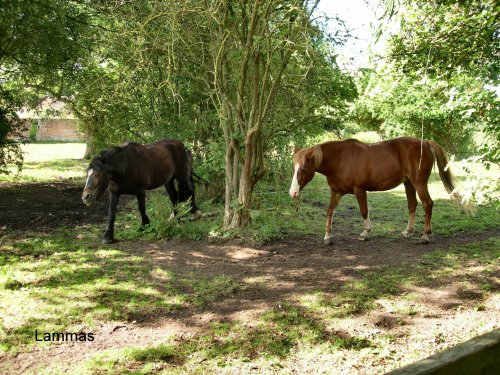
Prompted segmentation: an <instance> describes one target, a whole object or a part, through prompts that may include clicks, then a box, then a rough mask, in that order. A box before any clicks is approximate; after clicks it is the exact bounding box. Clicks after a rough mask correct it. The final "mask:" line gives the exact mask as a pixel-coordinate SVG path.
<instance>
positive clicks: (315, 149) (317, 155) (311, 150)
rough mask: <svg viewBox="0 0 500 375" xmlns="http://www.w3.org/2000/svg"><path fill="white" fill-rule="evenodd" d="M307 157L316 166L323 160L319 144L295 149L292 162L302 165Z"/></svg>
mask: <svg viewBox="0 0 500 375" xmlns="http://www.w3.org/2000/svg"><path fill="white" fill-rule="evenodd" d="M307 159H310V160H311V161H312V162H313V163H314V166H315V167H316V168H318V167H319V166H320V165H321V162H322V161H323V151H322V150H321V145H316V146H312V147H307V148H304V149H302V150H300V151H297V152H296V153H295V155H293V163H294V164H297V163H299V164H300V165H302V164H304V162H305V161H306V160H307Z"/></svg>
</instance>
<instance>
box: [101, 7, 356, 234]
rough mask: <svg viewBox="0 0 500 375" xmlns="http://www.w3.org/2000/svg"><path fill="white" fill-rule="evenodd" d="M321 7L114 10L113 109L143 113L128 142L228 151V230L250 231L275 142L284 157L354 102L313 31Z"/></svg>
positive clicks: (111, 55) (346, 82)
mask: <svg viewBox="0 0 500 375" xmlns="http://www.w3.org/2000/svg"><path fill="white" fill-rule="evenodd" d="M317 3H318V1H307V0H293V1H271V0H257V1H250V2H246V1H236V2H234V1H228V0H218V1H207V0H198V1H191V2H185V1H169V2H168V3H166V2H163V1H150V2H147V3H144V2H141V1H131V2H126V3H123V2H113V3H112V4H113V5H114V6H108V5H106V6H105V11H107V12H108V15H109V17H111V18H113V19H115V20H116V24H115V26H116V27H115V29H116V28H117V29H118V32H117V33H115V34H114V35H112V36H110V38H111V39H110V43H109V46H110V47H108V48H107V60H106V61H107V63H108V64H110V66H114V63H116V66H117V68H116V69H114V70H113V71H114V73H113V74H112V75H107V77H113V76H114V77H115V78H114V79H115V80H116V82H117V85H116V86H115V89H113V90H114V94H113V95H112V97H113V100H114V104H113V105H111V107H112V106H115V105H116V103H117V99H119V98H120V97H121V96H122V95H123V98H130V101H129V106H130V107H131V108H132V110H131V111H129V112H131V117H130V118H134V116H135V114H137V113H141V114H142V115H141V116H140V118H139V117H137V122H136V123H134V124H133V125H132V127H133V129H132V128H129V129H128V130H127V129H124V130H125V133H127V134H131V133H132V132H131V131H129V130H132V131H133V130H137V133H139V134H138V135H141V136H146V137H148V136H151V135H152V134H156V135H158V134H161V133H162V132H168V134H169V135H174V134H182V135H183V136H185V137H187V138H188V139H192V141H193V144H194V145H199V144H200V143H203V142H204V141H205V142H206V141H207V140H209V142H206V143H205V144H204V145H203V146H206V148H205V150H213V147H212V145H213V144H216V145H221V146H222V148H223V150H224V151H223V160H220V162H221V163H223V164H224V165H225V171H224V173H225V187H224V189H225V215H224V227H225V228H237V227H239V226H242V225H245V224H247V223H248V222H249V219H250V205H251V199H252V192H253V189H254V187H255V184H256V183H257V182H258V181H259V180H260V179H261V178H262V177H263V176H264V174H265V173H266V170H267V167H266V158H265V155H266V153H267V154H269V152H270V151H271V150H272V149H273V148H274V149H276V147H278V143H276V142H274V141H273V140H276V139H278V138H279V137H280V136H281V137H282V138H281V139H282V140H283V141H282V142H281V143H280V145H282V146H283V147H282V148H283V149H280V150H278V152H284V149H285V148H287V146H288V143H290V141H289V139H290V137H291V135H292V134H294V132H297V131H299V132H300V129H301V128H305V127H308V126H311V127H313V126H314V125H313V123H314V117H316V119H318V118H319V117H320V116H319V115H316V116H314V115H311V114H315V113H316V114H317V113H319V109H320V107H322V106H323V107H327V106H329V107H330V108H331V109H332V111H330V112H333V110H334V109H338V108H341V107H346V105H345V100H346V99H348V98H352V97H353V96H354V95H355V88H354V85H353V83H352V80H351V79H350V78H349V77H347V76H345V75H343V74H341V73H340V71H339V69H338V67H337V66H336V64H335V59H334V57H333V55H332V50H331V47H328V46H329V42H328V41H327V40H325V38H324V35H323V33H322V32H321V30H320V29H319V28H318V27H317V26H316V25H314V22H313V20H312V13H313V11H314V9H315V7H316V5H317ZM130 40H133V41H134V43H130ZM330 46H331V44H330ZM101 65H102V64H101ZM313 82H314V83H313ZM125 88H126V89H125ZM306 88H307V90H310V91H307V92H305V89H306ZM134 93H137V94H138V95H137V96H136V97H133V95H134ZM101 98H102V96H101ZM103 99H104V102H108V99H106V98H103ZM118 101H119V102H121V100H118ZM140 103H141V104H140ZM101 104H102V103H101ZM101 107H102V105H101ZM111 107H110V108H111ZM306 110H307V111H308V112H310V113H309V114H308V115H306V113H305V111H306ZM97 111H99V112H101V109H100V108H97ZM111 112H112V113H114V111H111ZM111 112H110V113H111ZM294 115H297V117H296V118H294ZM106 116H109V113H108V114H106ZM148 118H149V119H151V120H153V121H150V123H149V124H148V122H147V121H146V119H148ZM300 120H305V121H303V122H302V121H300ZM106 123H107V125H108V126H109V122H106ZM214 125H217V127H215V126H214ZM120 128H121V126H120V125H118V124H117V128H116V129H120ZM218 137H220V138H218ZM284 137H287V140H285V138H284Z"/></svg>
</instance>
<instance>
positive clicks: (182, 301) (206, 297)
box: [0, 232, 239, 353]
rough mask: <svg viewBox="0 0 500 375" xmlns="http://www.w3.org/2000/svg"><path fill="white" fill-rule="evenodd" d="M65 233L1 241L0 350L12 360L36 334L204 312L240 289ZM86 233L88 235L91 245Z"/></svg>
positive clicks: (223, 280) (224, 278) (225, 279)
mask: <svg viewBox="0 0 500 375" xmlns="http://www.w3.org/2000/svg"><path fill="white" fill-rule="evenodd" d="M75 236H76V233H74V232H73V233H71V232H64V233H62V234H60V235H53V236H51V237H50V238H48V237H34V238H28V239H24V240H9V239H4V240H3V242H2V246H1V253H0V254H1V256H0V304H1V305H2V307H3V309H4V311H3V318H2V321H1V322H0V332H2V333H1V335H0V345H1V346H2V348H3V350H4V351H9V352H11V353H15V352H16V351H18V350H21V349H22V350H24V349H23V348H25V347H30V346H31V345H33V344H34V335H35V330H38V331H39V332H51V331H71V329H73V328H75V327H76V326H80V325H82V324H83V325H85V326H87V327H89V326H90V327H91V326H93V325H94V324H95V323H96V321H101V320H104V321H106V320H144V319H146V320H147V319H149V317H154V316H156V315H158V314H165V313H167V312H169V311H172V310H176V309H180V308H183V307H185V306H189V305H197V306H202V307H203V306H206V305H207V304H209V303H210V302H212V301H214V300H216V299H218V298H221V297H224V296H227V295H229V294H231V293H233V292H234V291H236V290H237V289H238V287H239V284H238V283H236V282H235V281H234V280H232V279H231V278H230V277H228V276H224V275H219V276H214V277H201V276H199V275H196V274H194V273H191V274H187V275H174V274H172V273H171V272H170V271H169V270H168V269H161V268H158V267H153V265H152V264H151V262H150V261H149V260H148V259H147V258H143V257H141V256H135V255H133V254H131V253H128V252H127V251H124V250H120V249H118V248H114V247H101V246H97V245H95V244H93V243H92V242H91V241H90V240H89V239H82V238H80V239H76V238H75ZM91 236H92V234H89V238H90V237H91Z"/></svg>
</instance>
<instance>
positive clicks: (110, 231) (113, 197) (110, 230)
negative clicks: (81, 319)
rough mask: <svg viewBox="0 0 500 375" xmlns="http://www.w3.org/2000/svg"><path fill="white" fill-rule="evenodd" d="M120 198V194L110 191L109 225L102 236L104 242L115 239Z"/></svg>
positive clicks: (110, 241)
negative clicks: (117, 208)
mask: <svg viewBox="0 0 500 375" xmlns="http://www.w3.org/2000/svg"><path fill="white" fill-rule="evenodd" d="M119 199H120V195H119V194H116V193H112V192H109V208H108V226H107V227H106V232H104V236H103V237H102V243H112V242H114V240H115V239H114V231H115V218H116V207H117V206H118V201H119Z"/></svg>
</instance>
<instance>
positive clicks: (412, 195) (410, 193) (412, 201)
mask: <svg viewBox="0 0 500 375" xmlns="http://www.w3.org/2000/svg"><path fill="white" fill-rule="evenodd" d="M404 185H405V191H406V199H407V201H408V212H409V214H410V216H409V217H408V225H407V226H406V229H405V230H404V231H402V232H401V235H402V236H403V237H404V238H409V237H410V236H411V234H412V233H413V231H414V229H415V211H416V210H417V204H418V203H417V192H416V190H415V187H414V186H413V184H412V183H411V182H410V181H408V180H407V181H405V182H404Z"/></svg>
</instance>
